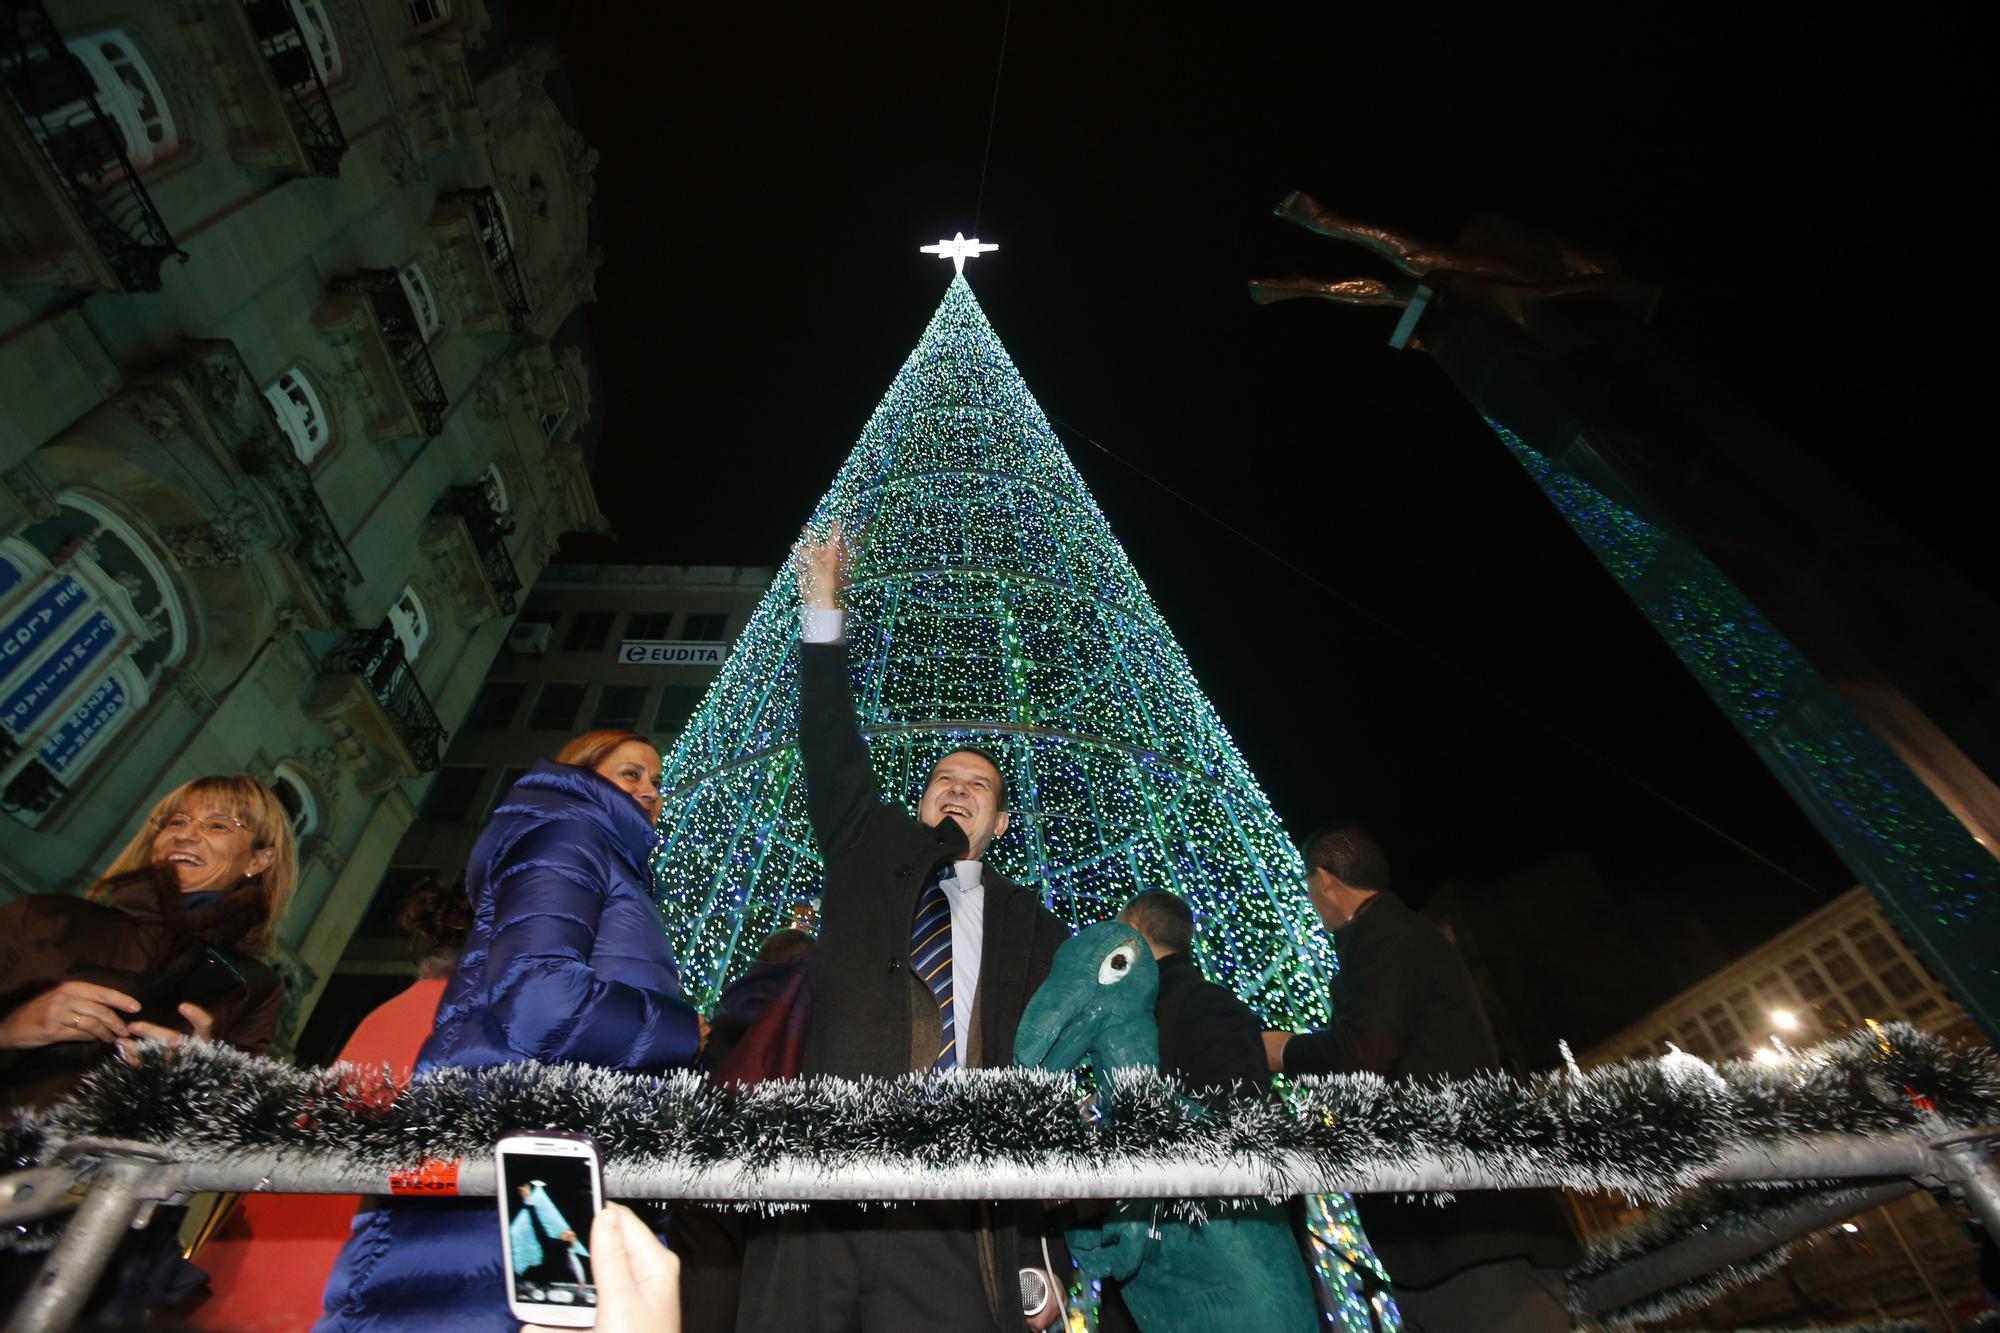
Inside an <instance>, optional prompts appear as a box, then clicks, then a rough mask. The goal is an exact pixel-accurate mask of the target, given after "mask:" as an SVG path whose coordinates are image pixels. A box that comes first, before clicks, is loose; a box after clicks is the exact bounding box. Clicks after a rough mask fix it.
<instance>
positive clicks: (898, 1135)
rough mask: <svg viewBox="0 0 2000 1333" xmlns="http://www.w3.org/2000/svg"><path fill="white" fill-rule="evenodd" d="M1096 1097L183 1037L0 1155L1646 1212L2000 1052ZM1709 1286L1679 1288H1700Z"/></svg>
mask: <svg viewBox="0 0 2000 1333" xmlns="http://www.w3.org/2000/svg"><path fill="white" fill-rule="evenodd" d="M1109 1083H1110V1087H1109V1089H1108V1092H1109V1097H1110V1106H1111V1114H1110V1115H1109V1116H1108V1117H1107V1118H1104V1119H1101V1120H1098V1119H1092V1118H1088V1117H1086V1116H1084V1115H1082V1114H1080V1113H1079V1110H1078V1091H1079V1084H1078V1078H1077V1076H1075V1075H1072V1074H1067V1073H1057V1072H1048V1071H1041V1070H1029V1069H1000V1070H978V1071H963V1072H960V1073H957V1074H954V1075H951V1076H948V1077H943V1078H930V1079H925V1078H910V1079H903V1080H894V1081H862V1082H850V1081H844V1080H838V1079H802V1080H786V1081H779V1082H771V1083H765V1084H761V1085H759V1086H757V1087H755V1088H752V1089H748V1090H739V1089H726V1088H718V1087H715V1086H713V1085H711V1084H709V1083H707V1082H705V1081H704V1080H702V1079H701V1078H700V1077H698V1076H696V1075H693V1074H686V1073H679V1074H672V1075H666V1076H661V1077H646V1076H640V1075H633V1074H623V1073H614V1072H610V1071H605V1070H600V1069H594V1068H589V1067H584V1066H543V1065H533V1064H516V1065H507V1066H501V1067H496V1068H487V1069H437V1070H431V1071H427V1072H426V1073H424V1074H422V1075H420V1076H418V1077H417V1078H416V1079H414V1080H413V1081H412V1082H411V1083H410V1084H409V1085H408V1086H407V1087H405V1088H404V1089H403V1090H402V1091H401V1092H400V1093H396V1092H395V1091H394V1090H393V1088H392V1087H391V1085H390V1083H389V1079H388V1073H387V1071H386V1070H379V1069H378V1070H366V1069H360V1068H356V1067H352V1066H345V1067H343V1066H336V1067H334V1068H331V1069H298V1068H294V1067H292V1066H289V1065H285V1064H282V1063H279V1062H277V1061H274V1060H267V1059H260V1058H257V1057H252V1056H247V1055H244V1054H242V1053H240V1052H236V1051H232V1050H229V1049H228V1048H224V1047H217V1046H207V1045H189V1046H185V1047H181V1048H156V1049H154V1050H152V1051H151V1052H149V1054H148V1056H147V1058H146V1059H145V1060H144V1061H143V1063H142V1064H141V1065H140V1066H139V1067H137V1068H133V1067H128V1066H125V1065H123V1064H120V1063H117V1062H115V1061H107V1062H106V1063H105V1064H103V1065H101V1066H99V1067H98V1068H97V1069H96V1070H94V1071H93V1072H92V1073H91V1074H90V1076H89V1077H88V1078H87V1079H86V1081H85V1082H84V1084H83V1085H82V1086H81V1087H80V1088H79V1089H78V1091H77V1092H76V1093H75V1094H74V1095H73V1096H72V1097H71V1098H70V1099H68V1100H67V1101H65V1102H63V1103H61V1104H60V1105H58V1106H56V1107H54V1108H52V1109H50V1110H49V1111H47V1112H44V1113H41V1114H38V1115H34V1116H31V1117H29V1118H27V1119H26V1120H25V1121H23V1122H22V1123H21V1124H20V1125H18V1126H17V1127H16V1128H15V1130H14V1131H13V1136H12V1139H11V1141H10V1142H9V1143H8V1144H7V1145H6V1147H7V1149H8V1152H9V1155H10V1156H11V1157H12V1158H13V1160H14V1162H15V1164H16V1165H20V1166H26V1165H33V1164H37V1163H40V1162H43V1161H45V1160H53V1159H55V1158H56V1157H58V1156H59V1155H60V1153H61V1152H62V1149H63V1146H64V1145H65V1144H68V1143H74V1142H76V1141H78V1140H87V1139H119V1140H126V1141H136V1142H140V1143H147V1144H153V1145H159V1146H161V1147H163V1148H165V1149H167V1150H168V1151H169V1152H170V1153H171V1155H173V1156H174V1157H176V1158H182V1159H188V1158H210V1159H212V1158H228V1157H233V1156H241V1155H252V1154H271V1153H283V1154H285V1155H286V1156H287V1157H300V1156H304V1157H308V1158H310V1157H313V1156H316V1155H325V1156H326V1157H328V1158H338V1159H341V1160H343V1161H345V1162H347V1163H349V1164H351V1165H353V1166H354V1167H356V1168H357V1169H360V1170H363V1171H368V1170H374V1171H379V1172H381V1173H386V1172H388V1171H389V1170H392V1169H396V1168H404V1167H411V1166H414V1165H417V1164H418V1163H420V1162H421V1161H423V1160H425V1159H432V1158H456V1157H463V1158H480V1157H484V1156H486V1155H487V1154H488V1153H490V1151H491V1148H492V1144H493V1142H494V1140H495V1139H497V1138H498V1137H499V1136H500V1135H501V1134H502V1133H503V1132H506V1131H512V1130H517V1129H523V1128H551V1129H565V1130H573V1131H581V1132H586V1133H589V1134H591V1135H592V1136H593V1137H595V1138H596V1139H597V1141H598V1142H599V1144H601V1145H602V1147H603V1149H604V1152H605V1155H606V1158H607V1160H609V1161H614V1162H618V1163H621V1164H625V1165H631V1166H639V1167H644V1168H648V1169H657V1170H660V1171H665V1172H668V1173H678V1172H690V1171H694V1170H700V1169H704V1168H712V1167H716V1166H720V1165H728V1166H731V1167H734V1168H739V1169H742V1170H744V1171H746V1172H750V1173H755V1172H760V1171H767V1170H775V1169H779V1168H792V1169H797V1168H799V1167H801V1166H803V1167H805V1168H808V1169H813V1170H840V1169H844V1168H853V1167H857V1166H862V1167H868V1168H872V1169H873V1170H874V1171H875V1172H876V1173H878V1174H880V1173H883V1172H886V1173H888V1174H889V1175H890V1176H892V1177H893V1175H894V1173H896V1172H899V1171H907V1172H911V1173H917V1172H923V1173H929V1174H930V1175H931V1176H932V1180H931V1182H930V1184H931V1186H932V1188H931V1189H930V1191H929V1192H931V1193H932V1194H933V1195H936V1194H938V1193H939V1192H940V1191H939V1190H938V1189H937V1188H936V1185H937V1177H938V1175H939V1173H942V1175H943V1177H944V1179H945V1181H946V1185H945V1190H944V1192H956V1193H958V1194H960V1195H962V1196H963V1197H983V1196H982V1195H981V1194H980V1190H981V1183H982V1176H984V1175H987V1174H989V1173H995V1172H999V1171H1008V1172H1014V1173H1019V1172H1022V1171H1027V1172H1032V1173H1033V1174H1034V1176H1035V1177H1036V1181H1037V1183H1038V1185H1039V1184H1040V1183H1041V1182H1045V1183H1046V1192H1047V1194H1048V1196H1050V1197H1057V1198H1061V1197H1072V1192H1071V1191H1070V1190H1068V1189H1066V1188H1065V1177H1074V1175H1075V1174H1076V1173H1079V1172H1086V1171H1091V1170H1101V1169H1106V1168H1112V1167H1116V1168H1123V1169H1126V1170H1136V1171H1138V1172H1140V1173H1141V1176H1142V1178H1144V1179H1150V1180H1154V1181H1158V1182H1162V1183H1160V1184H1159V1185H1158V1186H1157V1187H1156V1188H1157V1192H1158V1193H1161V1194H1166V1195H1171V1194H1174V1193H1176V1191H1175V1190H1174V1188H1173V1187H1172V1185H1171V1183H1170V1182H1172V1181H1173V1180H1174V1179H1175V1177H1176V1176H1177V1175H1185V1174H1186V1173H1188V1172H1189V1171H1191V1170H1196V1169H1200V1170H1204V1171H1206V1172H1207V1174H1208V1176H1209V1177H1211V1178H1212V1177H1213V1176H1214V1174H1215V1172H1216V1170H1217V1169H1224V1170H1240V1171H1241V1172H1243V1173H1244V1177H1245V1178H1246V1179H1251V1180H1254V1181H1256V1182H1259V1183H1258V1184H1257V1185H1256V1187H1255V1189H1254V1190H1253V1192H1259V1193H1262V1192H1270V1191H1271V1189H1272V1182H1274V1181H1275V1182H1279V1183H1280V1184H1281V1185H1283V1186H1285V1187H1288V1188H1291V1189H1293V1190H1297V1189H1300V1188H1303V1187H1305V1186H1306V1185H1308V1184H1310V1183H1311V1182H1312V1181H1331V1180H1339V1179H1343V1178H1345V1179H1349V1180H1361V1179H1365V1178H1368V1176H1369V1174H1370V1173H1371V1172H1374V1173H1379V1172H1381V1171H1382V1170H1384V1169H1385V1168H1396V1167H1404V1168H1406V1167H1410V1166H1412V1165H1414V1164H1419V1163H1424V1162H1432V1163H1437V1162H1443V1163H1446V1164H1447V1165H1455V1166H1459V1167H1465V1168H1470V1169H1472V1170H1473V1171H1475V1172H1477V1173H1480V1174H1483V1175H1485V1176H1488V1177H1490V1178H1492V1179H1494V1180H1496V1181H1498V1182H1504V1183H1510V1184H1552V1183H1559V1184H1563V1185H1567V1186H1569V1187H1572V1188H1576V1189H1583V1190H1609V1191H1620V1192H1623V1193H1626V1194H1628V1195H1632V1196H1635V1197H1639V1198H1643V1199H1647V1200H1652V1201H1660V1200H1665V1199H1667V1198H1669V1197H1670V1196H1672V1195H1673V1194H1674V1193H1675V1192H1676V1191H1678V1190H1680V1189H1681V1188H1683V1187H1685V1186H1687V1185H1689V1184H1691V1183H1693V1182H1696V1181H1699V1180H1701V1179H1702V1178H1703V1177H1704V1174H1705V1172H1708V1171H1710V1170H1712V1169H1713V1168H1714V1167H1715V1166H1716V1164H1717V1163H1718V1162H1719V1161H1721V1160H1722V1159H1724V1158H1725V1157H1726V1156H1727V1155H1728V1154H1730V1153H1732V1152H1739V1151H1741V1150H1743V1149H1745V1148H1765V1149H1768V1148H1779V1147H1783V1146H1786V1145H1791V1144H1796V1143H1800V1142H1803V1141H1806V1140H1809V1139H1811V1138H1812V1137H1813V1136H1818V1135H1827V1134H1837V1135H1862V1136H1892V1135H1912V1134H1919V1135H1922V1134H1936V1133H1941V1132H1944V1131H1946V1130H1948V1129H1951V1128H1954V1127H1972V1126H1976V1125H1980V1124H1991V1123H1994V1122H1995V1121H2000V1059H1996V1057H1995V1055H1994V1052H1993V1051H1992V1050H1990V1049H1988V1048H1983V1047H1981V1048H1962V1047H1950V1046H1947V1045H1945V1044H1944V1043H1942V1042H1940V1041H1939V1040H1937V1039H1936V1038H1934V1037H1931V1036H1929V1035H1928V1034H1925V1033H1922V1032H1920V1031H1918V1030H1916V1029H1914V1028H1911V1027H1907V1026H1902V1025H1897V1026H1892V1027H1888V1028H1883V1029H1879V1030H1875V1031H1870V1032H1864V1033H1860V1034H1856V1035H1854V1036H1850V1037H1848V1038H1846V1039H1843V1040H1840V1041H1836V1042H1833V1043H1830V1044H1828V1045H1826V1046H1823V1047H1819V1048H1816V1049H1814V1050H1811V1051H1807V1052H1802V1053H1800V1054H1799V1055H1798V1057H1797V1058H1795V1059H1794V1060H1792V1061H1790V1062H1788V1063H1786V1064H1783V1065H1777V1066H1764V1065H1758V1064H1754V1063H1751V1062H1748V1061H1745V1062H1739V1063H1732V1064H1728V1065H1724V1066H1721V1067H1719V1068H1710V1067H1709V1066H1706V1065H1703V1064H1700V1062H1697V1061H1693V1060H1692V1059H1691V1058H1690V1057H1685V1056H1679V1057H1669V1058H1668V1059H1665V1060H1657V1061H1656V1060H1634V1061H1625V1062H1622V1063H1619V1064H1614V1065H1609V1066H1603V1067H1600V1068H1596V1069H1592V1070H1589V1071H1584V1072H1581V1073H1579V1072H1576V1071H1569V1072H1564V1073H1553V1074H1546V1075H1537V1076H1535V1077H1533V1078H1529V1079H1526V1080H1516V1079H1510V1078H1505V1077H1500V1076H1493V1077H1483V1078H1474V1079H1464V1080H1451V1081H1438V1082H1430V1083H1421V1084H1396V1085H1392V1084H1389V1083H1385V1082H1384V1081H1382V1080H1381V1079H1378V1078H1373V1077H1369V1076H1364V1075H1348V1076H1338V1077H1331V1078H1306V1079H1301V1080H1298V1081H1297V1084H1296V1085H1295V1087H1294V1088H1293V1090H1292V1096H1291V1100H1290V1104H1289V1105H1284V1104H1280V1103H1277V1102H1275V1101H1268V1100H1264V1099H1240V1100H1235V1101H1223V1102H1218V1103H1216V1104H1214V1105H1212V1106H1210V1107H1206V1108H1203V1107H1198V1106H1196V1105H1195V1104H1193V1103H1191V1102H1190V1101H1188V1100H1187V1098H1186V1097H1184V1096H1183V1095H1182V1094H1181V1091H1180V1090H1179V1089H1177V1088H1176V1087H1174V1085H1173V1084H1171V1083H1170V1082H1168V1081H1166V1080H1163V1079H1161V1078H1159V1077H1158V1076H1156V1075H1152V1074H1137V1073H1127V1074H1121V1075H1120V1076H1118V1077H1116V1078H1114V1079H1111V1080H1109ZM1217 1192H1226V1191H1217ZM1277 1192H1284V1190H1283V1189H1282V1188H1281V1189H1279V1190H1278V1191H1277ZM1757 1193H1759V1192H1757V1191H1740V1190H1739V1191H1736V1192H1735V1194H1734V1195H1733V1196H1732V1201H1730V1202H1729V1203H1727V1204H1726V1205H1721V1204H1712V1205H1709V1206H1711V1207H1719V1208H1722V1209H1723V1211H1725V1212H1726V1211H1727V1210H1728V1209H1730V1208H1734V1209H1738V1210H1743V1209H1750V1210H1753V1211H1754V1209H1755V1207H1756V1204H1755V1203H1754V1201H1753V1200H1754V1196H1755V1195H1756V1194H1757ZM1763 1193H1765V1194H1767V1195H1768V1194H1770V1193H1772V1192H1770V1191H1765V1192H1763ZM1134 1197H1149V1195H1148V1194H1147V1193H1145V1192H1142V1191H1138V1190H1135V1191H1134ZM1716 1197H1718V1198H1719V1197H1721V1196H1716ZM1717 1216H1719V1214H1715V1213H1711V1214H1709V1215H1706V1216H1697V1215H1696V1214H1695V1213H1694V1212H1686V1213H1680V1214H1676V1213H1663V1214H1661V1215H1660V1217H1659V1218H1658V1219H1657V1220H1656V1221H1654V1222H1652V1223H1650V1224H1648V1225H1647V1226H1643V1227H1641V1228H1639V1229H1637V1230H1635V1231H1633V1232H1631V1233H1629V1234H1627V1235H1625V1236H1622V1237H1620V1238H1617V1239H1615V1240H1613V1241H1611V1242H1608V1243H1606V1244H1603V1245H1600V1246H1598V1247H1597V1248H1596V1250H1595V1251H1594V1252H1593V1254H1592V1256H1591V1258H1590V1259H1589V1260H1588V1261H1586V1263H1585V1264H1584V1265H1583V1267H1582V1268H1581V1269H1579V1270H1578V1276H1579V1277H1588V1276H1590V1275H1591V1274H1593V1273H1598V1272H1602V1271H1604V1270H1605V1269H1607V1268H1610V1267H1614V1266H1616V1265H1617V1264H1620V1263H1624V1262H1627V1261H1629V1260H1631V1259H1633V1258H1634V1257H1637V1256H1641V1255H1644V1254H1646V1253H1648V1252H1650V1251H1651V1250H1654V1249H1657V1248H1659V1247H1661V1246H1663V1245H1666V1244H1670V1243H1672V1241H1673V1240H1674V1239H1675V1238H1676V1236H1677V1235H1679V1234H1683V1233H1684V1232H1685V1230H1686V1229H1687V1228H1688V1227H1691V1226H1709V1225H1714V1224H1715V1223H1716V1218H1717ZM22 1239H25V1238H22ZM1780 1257H1781V1256H1780ZM1757 1266H1758V1265H1757V1264H1756V1263H1754V1262H1752V1263H1749V1264H1744V1265H1738V1266H1737V1267H1738V1268H1739V1269H1740V1270H1742V1271H1750V1270H1752V1269H1754V1268H1755V1267H1757ZM1712 1286H1713V1284H1704V1289H1703V1291H1702V1292H1701V1293H1695V1292H1692V1291H1689V1292H1688V1295H1689V1296H1693V1297H1700V1296H1705V1295H1707V1294H1712V1291H1710V1290H1709V1288H1711V1287H1712ZM1620 1313H1621V1314H1624V1313H1626V1312H1620ZM1631 1313H1634V1314H1636V1313H1637V1312H1636V1311H1635V1312H1631ZM1648 1313H1651V1312H1650V1311H1649V1312H1648Z"/></svg>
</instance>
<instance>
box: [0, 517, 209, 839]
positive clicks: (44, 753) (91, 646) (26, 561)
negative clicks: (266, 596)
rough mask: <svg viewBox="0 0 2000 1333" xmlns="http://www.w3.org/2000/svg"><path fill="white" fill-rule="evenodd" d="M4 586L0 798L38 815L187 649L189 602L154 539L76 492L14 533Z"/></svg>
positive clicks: (23, 816)
mask: <svg viewBox="0 0 2000 1333" xmlns="http://www.w3.org/2000/svg"><path fill="white" fill-rule="evenodd" d="M0 591H4V600H5V601H6V602H7V603H9V610H8V612H7V614H6V615H5V616H4V617H0V808H4V809H5V810H6V811H7V812H8V813H9V814H11V815H13V816H14V817H15V818H17V819H19V820H21V821H22V822H23V823H27V824H38V823H40V822H41V821H42V818H43V817H44V816H45V815H46V814H47V813H48V812H49V811H51V810H53V809H54V808H55V807H56V805H57V804H58V803H59V802H60V801H61V800H62V798H63V797H64V796H65V795H66V794H67V793H68V792H69V791H70V790H72V789H74V787H75V786H76V784H77V782H78V780H79V779H80V778H81V777H82V776H83V774H84V773H85V771H86V770H88V769H89V768H90V766H91V765H92V764H93V763H95V762H96V760H97V758H98V757H99V756H101V755H103V754H105V753H107V752H108V750H109V747H110V745H111V743H112V741H113V740H114V738H115V737H116V736H117V735H118V734H119V733H120V732H121V731H122V730H123V729H124V727H125V725H126V724H127V723H128V722H130V721H131V719H132V718H133V717H135V716H137V715H138V714H139V713H140V712H142V711H143V710H144V709H145V707H146V705H147V703H148V702H149V701H150V700H151V698H152V694H153V690H154V687H155V686H156V684H157V682H158V681H159V678H160V673H161V672H162V671H163V670H164V669H165V668H166V667H167V666H170V665H172V664H173V663H174V662H176V661H178V660H179V659H180V657H181V655H182V654H183V653H184V652H185V651H186V647H187V613H186V611H185V609H184V607H183V606H182V603H181V600H180V597H179V594H178V589H177V587H176V585H175V584H174V582H173V581H172V579H171V578H170V577H169V576H168V574H167V572H166V568H165V566H163V565H162V564H161V563H160V560H159V558H158V557H157V556H155V555H154V554H153V552H152V549H151V548H150V547H149V546H148V545H147V544H146V543H145V541H144V540H143V539H142V538H140V537H139V535H138V534H137V533H136V532H134V531H133V530H132V529H131V528H129V527H127V526H126V525H125V523H124V522H123V521H122V520H120V519H119V518H118V517H117V516H116V515H115V514H113V513H112V512H111V511H110V510H109V509H107V508H105V507H104V506H103V505H101V504H99V503H98V502H97V501H95V500H92V499H89V498H87V497H85V496H81V495H75V494H64V495H61V496H58V497H57V508H56V512H55V513H54V514H52V515H51V516H49V517H48V518H45V519H42V520H40V521H38V522H35V523H31V524H29V525H28V526H27V527H24V528H22V529H20V530H19V531H18V532H17V533H15V534H14V536H13V537H12V538H11V539H10V540H9V542H8V543H7V549H6V551H5V552H4V553H0Z"/></svg>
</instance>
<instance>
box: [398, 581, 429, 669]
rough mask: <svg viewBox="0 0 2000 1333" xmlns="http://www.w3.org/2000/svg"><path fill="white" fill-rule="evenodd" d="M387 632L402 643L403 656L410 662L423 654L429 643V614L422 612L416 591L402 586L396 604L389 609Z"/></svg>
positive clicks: (420, 601)
mask: <svg viewBox="0 0 2000 1333" xmlns="http://www.w3.org/2000/svg"><path fill="white" fill-rule="evenodd" d="M389 630H390V632H391V633H393V634H394V635H395V636H396V637H397V638H398V639H399V640H401V641H402V644H403V656H404V657H405V658H407V659H408V660H410V661H412V662H414V661H416V660H417V655H418V654H419V653H421V652H423V650H424V645H425V644H426V643H428V642H429V641H430V637H431V618H430V613H429V612H427V611H425V610H424V604H423V601H422V600H421V599H420V598H419V597H418V596H417V590H416V589H415V588H412V587H410V586H409V585H408V584H405V585H404V586H403V592H402V595H401V596H399V597H397V598H396V604H395V605H394V606H392V607H390V608H389Z"/></svg>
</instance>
